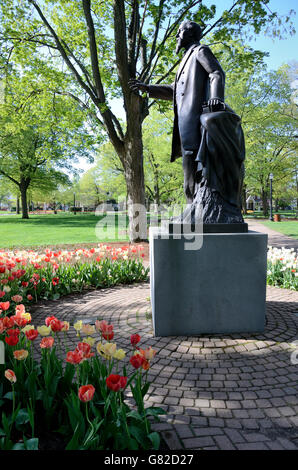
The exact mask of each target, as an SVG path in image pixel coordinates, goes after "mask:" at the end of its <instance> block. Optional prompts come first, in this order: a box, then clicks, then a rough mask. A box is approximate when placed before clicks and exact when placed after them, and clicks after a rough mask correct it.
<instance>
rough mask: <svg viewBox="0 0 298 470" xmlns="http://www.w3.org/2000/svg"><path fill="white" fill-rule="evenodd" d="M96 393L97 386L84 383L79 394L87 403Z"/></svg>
mask: <svg viewBox="0 0 298 470" xmlns="http://www.w3.org/2000/svg"><path fill="white" fill-rule="evenodd" d="M94 393H95V388H94V387H93V385H83V386H82V387H80V388H79V391H78V396H79V399H80V400H81V401H83V402H84V403H86V402H87V401H90V400H92V398H93V395H94Z"/></svg>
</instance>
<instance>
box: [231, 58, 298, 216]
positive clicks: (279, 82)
mask: <svg viewBox="0 0 298 470" xmlns="http://www.w3.org/2000/svg"><path fill="white" fill-rule="evenodd" d="M237 87H238V90H237V94H238V98H239V96H241V101H242V104H241V105H240V102H239V101H238V103H237V107H238V112H239V114H240V116H241V117H242V122H243V129H244V132H245V139H246V164H245V167H246V177H245V182H246V186H247V190H248V192H249V193H251V194H258V195H260V196H261V199H262V204H263V212H264V216H267V215H268V202H267V201H268V197H269V183H270V179H269V175H270V173H272V174H273V175H274V190H275V192H276V195H277V194H278V192H279V193H281V192H282V190H283V189H282V188H284V187H285V186H287V185H290V184H291V183H292V181H293V178H294V176H295V169H297V134H296V129H297V118H298V116H297V106H296V105H295V102H294V100H293V92H292V90H291V86H290V81H289V77H288V74H287V68H285V67H282V68H280V69H279V70H278V71H276V72H270V73H262V72H259V73H255V74H253V75H251V76H250V77H249V78H248V80H247V81H246V83H245V81H243V83H239V82H238V83H237ZM235 104H236V102H235Z"/></svg>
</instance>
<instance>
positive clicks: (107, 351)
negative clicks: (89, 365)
mask: <svg viewBox="0 0 298 470" xmlns="http://www.w3.org/2000/svg"><path fill="white" fill-rule="evenodd" d="M96 348H97V351H98V353H99V354H100V355H101V356H103V357H104V358H105V359H111V358H112V357H113V356H114V354H115V352H116V349H117V346H116V344H115V343H105V344H101V343H98V344H97V347H96Z"/></svg>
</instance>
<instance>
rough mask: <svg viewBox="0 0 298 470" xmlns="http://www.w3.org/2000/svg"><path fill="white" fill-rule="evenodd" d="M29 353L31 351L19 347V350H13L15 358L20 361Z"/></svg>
mask: <svg viewBox="0 0 298 470" xmlns="http://www.w3.org/2000/svg"><path fill="white" fill-rule="evenodd" d="M28 354H29V353H28V351H27V349H18V350H17V351H14V352H13V356H14V358H15V359H17V360H18V361H23V360H24V359H26V357H28Z"/></svg>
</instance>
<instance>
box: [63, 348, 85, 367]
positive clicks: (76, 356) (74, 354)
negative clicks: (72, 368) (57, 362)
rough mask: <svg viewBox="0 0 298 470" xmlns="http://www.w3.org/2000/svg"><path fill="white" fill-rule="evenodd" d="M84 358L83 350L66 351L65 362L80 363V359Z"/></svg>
mask: <svg viewBox="0 0 298 470" xmlns="http://www.w3.org/2000/svg"><path fill="white" fill-rule="evenodd" d="M83 359H84V353H83V351H68V353H67V355H66V362H69V363H70V364H74V365H75V364H80V362H82V360H83Z"/></svg>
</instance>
